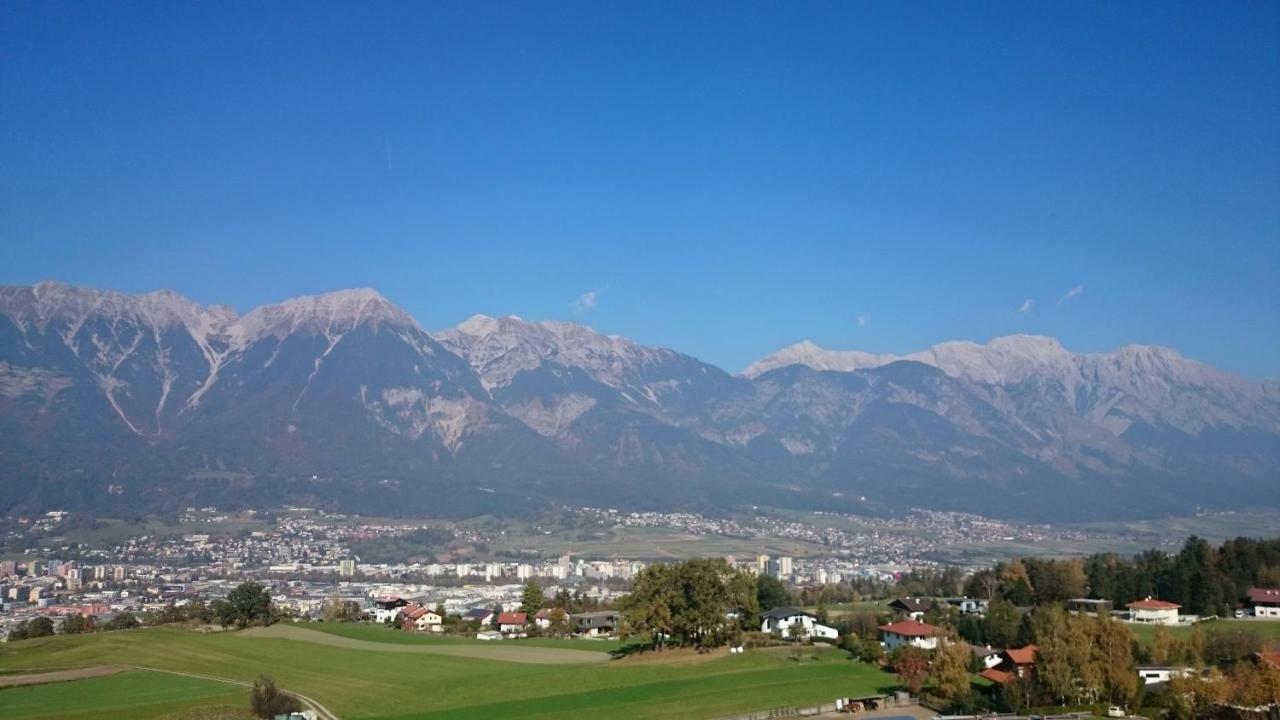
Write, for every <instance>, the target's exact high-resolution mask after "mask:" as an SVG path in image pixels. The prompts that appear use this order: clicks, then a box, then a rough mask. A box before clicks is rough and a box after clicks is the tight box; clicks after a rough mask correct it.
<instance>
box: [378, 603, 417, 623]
mask: <svg viewBox="0 0 1280 720" xmlns="http://www.w3.org/2000/svg"><path fill="white" fill-rule="evenodd" d="M408 604H409V601H408V600H405V599H404V598H398V597H380V598H378V599H377V600H374V601H373V619H374V620H375V621H377V622H380V623H385V622H390V621H392V620H394V619H395V617H396V615H399V614H400V609H401V608H403V607H404V606H406V605H408Z"/></svg>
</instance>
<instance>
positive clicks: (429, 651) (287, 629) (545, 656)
mask: <svg viewBox="0 0 1280 720" xmlns="http://www.w3.org/2000/svg"><path fill="white" fill-rule="evenodd" d="M236 636H237V637H245V638H279V639H284V640H298V641H300V642H309V643H316V644H319V645H329V646H331V647H339V648H345V649H347V650H368V651H371V652H383V653H413V654H419V655H453V656H456V657H469V658H476V659H478V660H501V661H504V662H516V663H529V664H533V665H576V664H582V663H598V662H605V661H606V660H608V659H609V654H608V653H603V652H598V651H595V650H571V649H567V648H548V647H530V646H525V647H521V646H520V644H519V643H520V641H519V640H494V641H492V642H493V644H492V645H470V644H468V645H434V644H430V645H429V644H422V645H402V644H399V643H381V642H373V641H371V640H358V639H356V638H349V637H343V636H341V635H331V634H329V633H322V632H317V631H315V630H307V629H306V628H300V627H296V626H293V625H285V624H283V623H277V624H275V625H271V626H269V627H264V628H253V629H251V630H244V631H242V632H239V633H236Z"/></svg>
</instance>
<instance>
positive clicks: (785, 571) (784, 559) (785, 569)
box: [778, 555, 792, 578]
mask: <svg viewBox="0 0 1280 720" xmlns="http://www.w3.org/2000/svg"><path fill="white" fill-rule="evenodd" d="M791 572H792V571H791V558H790V557H788V556H786V555H783V556H781V557H779V558H778V577H780V578H784V577H791Z"/></svg>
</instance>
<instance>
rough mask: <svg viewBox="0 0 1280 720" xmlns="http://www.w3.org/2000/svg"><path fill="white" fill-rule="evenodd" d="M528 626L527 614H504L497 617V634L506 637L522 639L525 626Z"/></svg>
mask: <svg viewBox="0 0 1280 720" xmlns="http://www.w3.org/2000/svg"><path fill="white" fill-rule="evenodd" d="M528 624H529V614H528V613H522V612H504V613H502V614H501V615H498V632H500V633H502V634H503V635H505V636H507V637H524V635H525V626H526V625H528Z"/></svg>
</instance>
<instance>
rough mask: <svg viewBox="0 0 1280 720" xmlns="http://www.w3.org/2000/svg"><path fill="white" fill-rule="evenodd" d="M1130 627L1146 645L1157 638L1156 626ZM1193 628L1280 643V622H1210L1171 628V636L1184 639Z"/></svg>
mask: <svg viewBox="0 0 1280 720" xmlns="http://www.w3.org/2000/svg"><path fill="white" fill-rule="evenodd" d="M1128 627H1129V629H1130V630H1132V631H1133V636H1134V637H1135V638H1137V639H1138V640H1139V641H1141V642H1144V643H1149V642H1151V640H1152V638H1154V637H1155V636H1156V626H1154V625H1138V624H1130V625H1129V626H1128ZM1193 627H1197V628H1200V631H1201V632H1203V633H1205V634H1209V633H1215V632H1237V631H1244V632H1253V633H1257V634H1259V635H1261V636H1262V637H1263V639H1264V640H1265V641H1266V642H1267V643H1269V644H1276V643H1280V622H1270V621H1266V620H1235V619H1222V620H1210V621H1207V622H1202V623H1199V624H1197V625H1194V626H1179V627H1171V628H1169V635H1170V636H1172V637H1175V638H1184V637H1186V636H1188V635H1190V634H1191V632H1192V628H1193Z"/></svg>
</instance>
